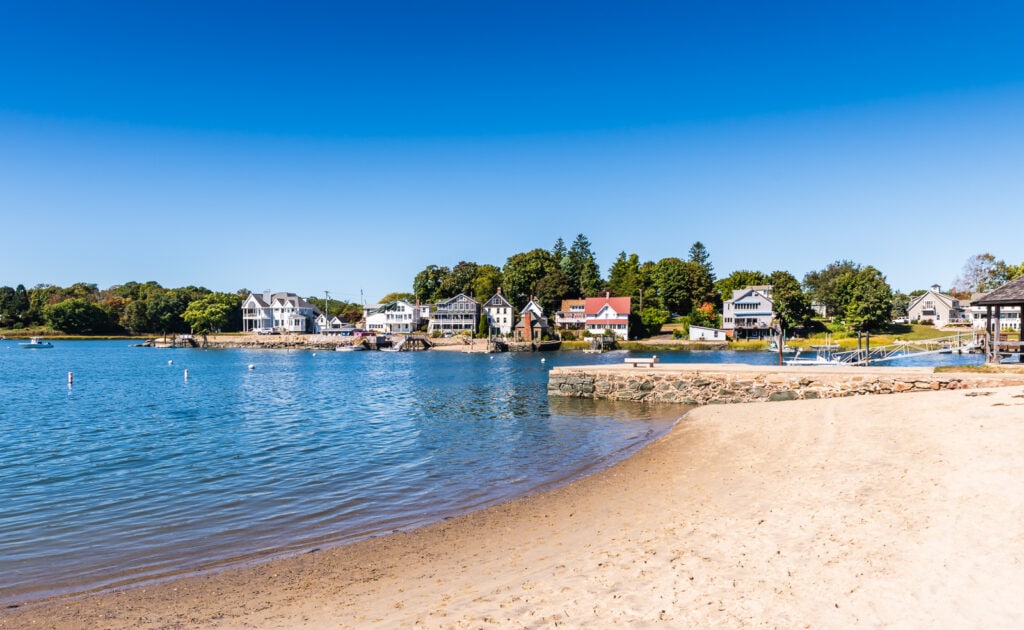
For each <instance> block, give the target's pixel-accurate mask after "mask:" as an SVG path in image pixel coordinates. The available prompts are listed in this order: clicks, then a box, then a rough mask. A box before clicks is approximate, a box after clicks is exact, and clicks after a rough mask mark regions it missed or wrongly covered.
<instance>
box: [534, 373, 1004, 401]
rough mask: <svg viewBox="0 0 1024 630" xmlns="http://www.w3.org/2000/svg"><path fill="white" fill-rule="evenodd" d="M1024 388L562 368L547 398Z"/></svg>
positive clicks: (728, 397)
mask: <svg viewBox="0 0 1024 630" xmlns="http://www.w3.org/2000/svg"><path fill="white" fill-rule="evenodd" d="M1006 385H1024V375H1020V374H980V373H979V374H973V373H966V372H965V373H935V372H934V371H933V370H932V369H931V368H886V367H876V368H871V367H837V366H831V367H828V368H824V369H822V368H803V367H768V366H751V365H710V364H709V365H704V364H701V365H695V364H675V365H665V364H661V365H656V366H654V367H651V368H634V367H630V366H618V365H615V366H588V367H558V368H554V369H552V370H551V372H550V373H549V375H548V394H549V395H552V396H564V397H576V398H603V399H610V400H632V401H642V402H658V403H680V404H686V405H709V404H725V403H743V402H762V401H781V400H798V399H808V398H839V397H843V396H860V395H865V394H899V393H904V392H920V391H933V390H942V389H976V388H982V387H999V386H1006Z"/></svg>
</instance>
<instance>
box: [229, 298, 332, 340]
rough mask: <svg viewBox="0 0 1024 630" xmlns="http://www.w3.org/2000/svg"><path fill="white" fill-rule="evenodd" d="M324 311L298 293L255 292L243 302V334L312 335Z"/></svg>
mask: <svg viewBox="0 0 1024 630" xmlns="http://www.w3.org/2000/svg"><path fill="white" fill-rule="evenodd" d="M319 315H320V309H318V308H317V307H315V306H313V305H312V304H310V303H309V302H307V301H306V300H305V299H304V298H301V297H299V296H298V295H296V294H294V293H286V292H280V293H270V292H269V291H265V292H263V293H252V294H250V295H249V297H247V298H245V301H244V302H242V331H243V332H254V331H270V330H273V331H275V332H282V333H310V332H314V331H315V330H316V319H317V317H318V316H319Z"/></svg>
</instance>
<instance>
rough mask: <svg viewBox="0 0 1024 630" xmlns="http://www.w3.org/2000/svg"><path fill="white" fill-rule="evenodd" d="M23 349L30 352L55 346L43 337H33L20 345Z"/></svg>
mask: <svg viewBox="0 0 1024 630" xmlns="http://www.w3.org/2000/svg"><path fill="white" fill-rule="evenodd" d="M19 345H20V346H21V347H22V348H25V349H28V350H34V349H36V348H52V347H53V344H52V343H50V342H49V341H46V340H45V339H43V338H42V337H32V338H31V339H29V340H28V341H23V342H21V343H20V344H19Z"/></svg>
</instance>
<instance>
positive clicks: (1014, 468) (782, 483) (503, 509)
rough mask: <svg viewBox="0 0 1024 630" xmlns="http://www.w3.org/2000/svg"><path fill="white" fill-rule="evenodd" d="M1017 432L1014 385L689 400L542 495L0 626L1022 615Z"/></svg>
mask: <svg viewBox="0 0 1024 630" xmlns="http://www.w3.org/2000/svg"><path fill="white" fill-rule="evenodd" d="M1021 445H1024V387H1019V386H1017V387H1004V388H999V389H994V390H971V391H948V392H927V393H919V394H905V395H899V396H866V397H858V398H843V399H829V400H808V401H795V402H780V403H754V404H747V405H727V406H713V407H704V408H700V409H697V410H695V411H694V412H693V413H691V414H690V415H689V416H688V417H687V418H686V419H684V420H683V421H682V422H681V423H680V424H679V425H678V426H677V427H676V428H675V429H674V430H673V431H672V432H671V433H670V434H669V435H667V436H666V437H664V438H662V439H661V440H659V441H657V442H655V443H654V444H652V445H651V446H649V447H647V448H646V449H644V450H643V451H641V452H640V453H638V454H637V455H635V456H633V457H632V458H630V459H628V460H626V461H624V462H622V463H620V464H618V465H616V466H614V467H612V468H610V469H607V470H605V471H602V472H600V473H597V474H595V475H593V476H591V477H588V478H586V479H583V480H581V481H578V482H575V483H572V484H569V485H567V486H564V487H562V488H558V489H556V490H553V491H551V492H547V493H544V494H542V495H537V496H534V497H527V498H525V499H521V500H517V501H512V502H510V503H506V504H503V505H500V506H496V507H494V508H490V509H487V510H482V511H480V512H476V513H473V514H469V515H467V516H464V517H459V518H455V519H451V520H448V521H445V522H443V523H439V524H437V525H433V526H430V527H425V528H422V529H419V530H416V531H413V532H409V533H398V534H394V535H391V536H385V537H381V538H377V539H373V540H368V541H363V542H360V543H356V544H353V545H349V546H345V547H338V548H333V549H327V550H321V551H315V552H311V553H306V554H303V555H300V556H297V557H293V558H286V559H282V560H276V561H272V562H267V563H264V564H260V565H257V566H254V567H249V568H242V569H234V570H226V571H222V572H218V573H215V574H210V575H200V576H186V577H183V578H181V579H178V580H174V581H170V582H166V583H162V584H159V585H155V586H145V587H139V588H134V589H128V590H124V591H120V592H113V593H109V592H108V593H100V594H96V595H92V596H87V597H82V598H78V599H71V600H56V601H53V602H47V603H43V604H41V605H30V606H22V607H20V608H17V609H9V610H5V611H2V612H0V628H21V627H47V628H100V627H102V628H178V627H181V628H186V627H188V628H191V627H215V628H253V627H256V628H266V627H273V628H293V627H306V628H337V627H342V628H366V627H417V626H418V627H427V628H449V627H450V628H477V627H488V626H490V627H516V628H519V627H553V626H555V625H556V624H557V625H559V626H560V627H587V628H592V627H607V626H611V625H612V624H613V623H626V624H629V625H631V626H634V627H636V626H639V627H643V626H653V625H663V626H666V627H709V626H721V627H730V628H731V627H747V626H771V627H786V628H790V627H800V626H810V627H850V626H862V627H878V626H890V625H896V626H906V627H929V626H931V627H936V626H938V627H1020V626H1022V625H1024V600H1022V598H1021V597H1020V593H1021V592H1024V483H1021V479H1022V477H1024V453H1022V450H1021ZM665 622H668V623H667V624H666V623H665Z"/></svg>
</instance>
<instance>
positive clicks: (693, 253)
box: [690, 241, 715, 284]
mask: <svg viewBox="0 0 1024 630" xmlns="http://www.w3.org/2000/svg"><path fill="white" fill-rule="evenodd" d="M690 262H692V263H696V264H697V265H699V266H700V268H701V269H703V270H704V271H705V273H707V275H708V277H709V278H711V284H714V283H715V267H714V265H712V264H711V252H709V251H708V249H707V248H706V247H704V244H703V243H701V242H700V241H697V242H695V243H694V244H693V245H691V246H690Z"/></svg>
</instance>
